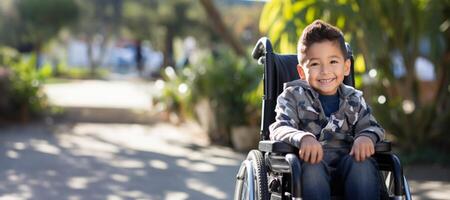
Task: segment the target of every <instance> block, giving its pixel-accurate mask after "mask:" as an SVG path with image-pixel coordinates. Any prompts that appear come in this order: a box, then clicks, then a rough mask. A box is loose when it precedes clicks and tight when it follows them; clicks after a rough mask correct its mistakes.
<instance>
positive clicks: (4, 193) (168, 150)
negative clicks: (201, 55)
mask: <svg viewBox="0 0 450 200" xmlns="http://www.w3.org/2000/svg"><path fill="white" fill-rule="evenodd" d="M86 88H89V89H86ZM95 88H97V89H98V90H95ZM84 91H85V92H84ZM46 92H47V94H49V95H50V100H51V101H52V102H53V104H56V105H59V106H62V107H66V108H71V109H72V108H74V109H72V110H71V109H69V111H70V112H76V109H78V108H79V109H87V108H88V109H87V113H88V114H87V115H81V114H80V115H75V116H74V117H75V118H65V119H64V120H61V119H54V120H51V119H47V120H43V121H44V122H35V123H32V124H26V125H20V124H19V125H12V126H8V127H0V152H1V153H0V200H1V199H45V200H46V199H58V200H59V199H68V200H76V199H110V200H116V199H154V200H159V199H168V200H177V199H194V200H203V199H232V195H233V194H232V193H233V189H234V176H235V174H236V172H237V170H238V166H239V164H240V161H241V160H242V159H243V158H244V155H242V154H240V153H237V152H234V151H233V150H231V149H229V148H224V147H218V146H210V145H209V144H208V141H207V140H206V137H205V135H204V133H203V132H202V131H201V130H200V129H199V128H198V127H197V126H196V125H194V124H190V123H187V124H182V125H180V126H174V125H172V124H168V123H165V122H161V121H158V120H156V119H152V120H148V121H147V122H145V123H143V122H142V121H139V120H138V122H136V121H134V120H131V121H127V120H126V118H128V117H120V116H123V114H122V113H121V112H124V110H128V108H131V109H133V110H138V111H139V110H140V111H142V110H143V111H148V110H149V107H147V105H148V104H147V103H148V102H149V101H150V100H149V99H150V98H149V96H148V95H149V94H150V93H151V92H154V91H153V90H152V87H151V85H146V84H145V83H127V82H121V81H119V82H118V81H113V82H105V81H83V82H79V83H66V84H56V85H49V86H47V87H46ZM123 94H127V95H126V96H127V98H123ZM67 96H70V98H67ZM100 98H101V99H103V100H105V99H106V100H105V101H106V102H108V103H105V104H104V102H105V101H103V100H100ZM64 99H65V100H64ZM77 99H78V100H77ZM114 99H115V100H114ZM119 99H120V100H121V101H120V102H119ZM62 102H65V103H62ZM77 102H80V104H81V103H83V105H80V104H78V103H77ZM106 104H108V105H107V106H106ZM101 113H103V114H101ZM105 113H106V114H105ZM110 115H116V116H119V117H109V116H110ZM89 116H96V117H99V116H100V117H102V118H107V119H108V120H103V121H102V120H97V121H96V122H95V123H93V122H90V120H91V119H92V118H89ZM76 117H80V118H82V119H76ZM85 117H88V118H85ZM108 117H109V118H108ZM139 117H142V115H138V118H139ZM86 119H87V120H86ZM405 174H406V175H407V176H408V178H409V180H410V184H411V187H412V191H413V194H415V196H414V199H450V170H448V169H443V168H440V167H436V166H432V167H430V166H422V167H420V166H415V167H409V168H405Z"/></svg>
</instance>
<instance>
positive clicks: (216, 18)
mask: <svg viewBox="0 0 450 200" xmlns="http://www.w3.org/2000/svg"><path fill="white" fill-rule="evenodd" d="M200 3H201V4H202V6H203V8H204V9H205V11H206V13H207V14H208V18H209V19H210V20H211V23H212V25H213V27H214V29H215V31H216V32H217V33H218V34H219V35H220V36H221V37H222V39H223V40H224V41H225V42H227V43H228V44H230V45H231V47H232V48H233V50H234V52H235V53H236V54H237V55H239V56H243V57H244V56H245V51H244V48H243V47H242V44H241V43H239V42H238V40H237V39H236V37H235V36H234V35H233V34H232V32H230V31H229V29H228V28H227V27H226V25H225V23H224V21H223V20H222V17H221V15H220V13H219V11H218V10H217V8H216V7H215V5H214V2H213V1H211V0H200Z"/></svg>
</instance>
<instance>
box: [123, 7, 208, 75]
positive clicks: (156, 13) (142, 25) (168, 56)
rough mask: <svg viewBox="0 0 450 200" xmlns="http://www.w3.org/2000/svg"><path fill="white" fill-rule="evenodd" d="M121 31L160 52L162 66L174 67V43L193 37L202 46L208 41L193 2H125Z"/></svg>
mask: <svg viewBox="0 0 450 200" xmlns="http://www.w3.org/2000/svg"><path fill="white" fill-rule="evenodd" d="M124 21H125V23H124V24H125V27H126V28H127V29H128V30H129V31H130V32H131V33H132V34H133V35H134V36H135V37H136V38H137V39H138V40H142V39H150V40H151V41H152V42H154V43H155V46H156V47H157V48H159V49H162V51H163V54H164V61H163V65H164V66H174V65H175V61H174V40H175V38H183V37H186V36H189V35H190V36H194V37H195V38H196V39H197V40H199V41H200V42H203V43H205V42H206V41H208V40H209V39H210V38H211V37H212V34H211V30H210V29H209V28H208V27H207V24H206V17H205V13H204V12H202V10H201V7H200V4H199V3H198V2H197V1H189V0H173V1H160V0H154V1H143V0H128V1H126V3H125V11H124Z"/></svg>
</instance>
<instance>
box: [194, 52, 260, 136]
mask: <svg viewBox="0 0 450 200" xmlns="http://www.w3.org/2000/svg"><path fill="white" fill-rule="evenodd" d="M204 63H205V64H204V65H203V66H198V68H194V69H193V71H194V74H198V75H197V76H196V77H195V78H194V80H193V94H194V97H195V98H208V99H210V100H211V104H212V106H213V108H214V109H215V110H216V111H217V115H218V118H219V121H220V122H222V123H224V124H225V127H227V128H229V127H231V126H232V125H240V124H249V123H250V122H249V121H248V120H249V119H250V118H249V116H251V115H252V114H255V113H249V112H248V111H249V110H254V109H252V108H249V107H251V106H255V104H258V103H257V100H255V98H257V97H255V96H258V95H255V94H253V93H252V92H253V91H254V90H255V89H256V88H258V85H259V83H260V80H261V78H262V68H261V67H257V66H256V65H255V64H254V62H250V60H249V59H245V58H238V57H237V56H235V55H234V54H232V52H230V51H222V52H220V53H219V56H217V57H216V58H214V57H209V58H207V59H206V61H205V62H204ZM259 91H260V90H259ZM261 96H262V93H261V94H260V95H259V97H261ZM256 106H257V108H258V109H259V108H260V106H261V104H258V105H256Z"/></svg>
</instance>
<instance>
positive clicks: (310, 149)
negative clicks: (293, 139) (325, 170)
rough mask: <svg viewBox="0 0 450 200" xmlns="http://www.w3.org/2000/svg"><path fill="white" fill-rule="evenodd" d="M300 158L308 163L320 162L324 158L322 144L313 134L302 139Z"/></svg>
mask: <svg viewBox="0 0 450 200" xmlns="http://www.w3.org/2000/svg"><path fill="white" fill-rule="evenodd" d="M299 156H300V158H301V159H302V160H303V161H305V162H308V163H311V164H316V163H319V162H320V161H321V160H322V158H323V149H322V145H321V144H320V143H319V141H317V140H316V138H314V137H312V136H309V135H307V136H304V137H303V138H302V140H301V141H300V151H299Z"/></svg>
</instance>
